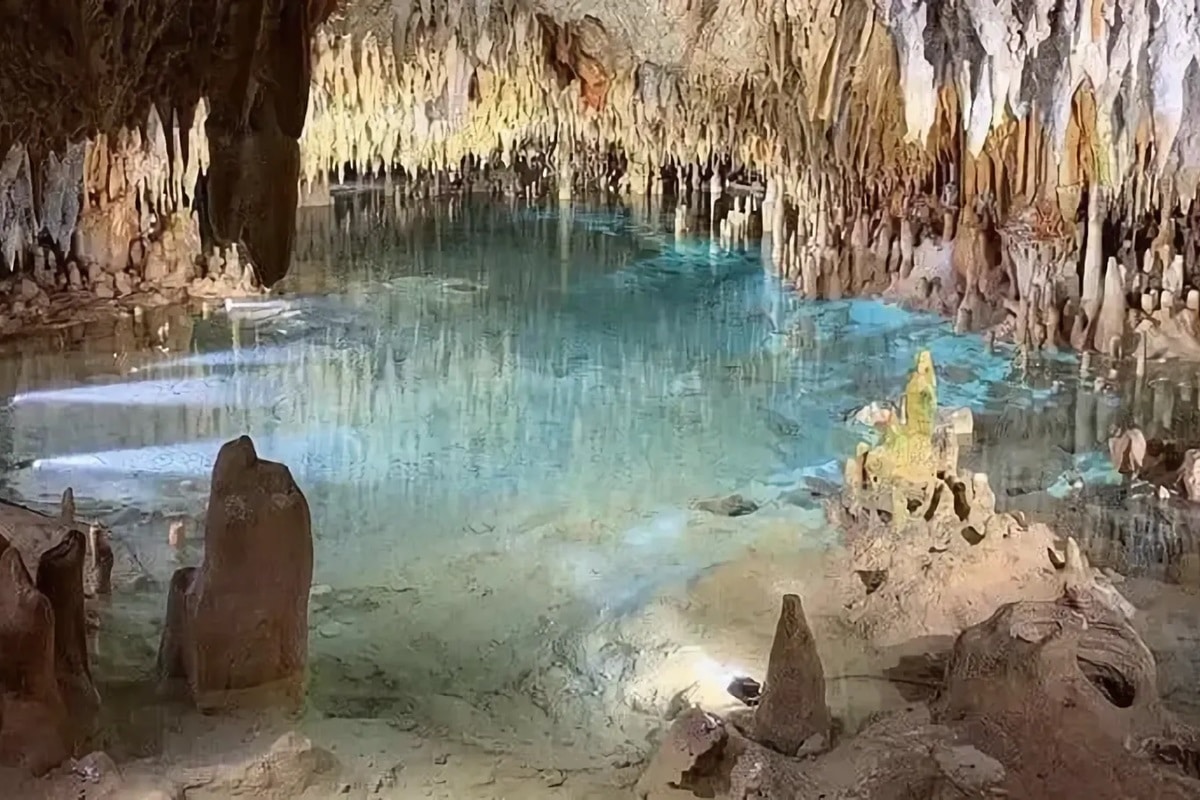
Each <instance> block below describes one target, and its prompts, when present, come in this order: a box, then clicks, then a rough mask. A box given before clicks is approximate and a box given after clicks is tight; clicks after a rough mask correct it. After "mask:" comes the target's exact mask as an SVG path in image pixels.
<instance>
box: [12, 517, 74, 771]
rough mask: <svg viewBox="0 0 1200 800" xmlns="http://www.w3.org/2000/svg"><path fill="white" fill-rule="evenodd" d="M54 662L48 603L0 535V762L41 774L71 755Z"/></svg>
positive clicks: (51, 614) (52, 622)
mask: <svg viewBox="0 0 1200 800" xmlns="http://www.w3.org/2000/svg"><path fill="white" fill-rule="evenodd" d="M56 661H57V659H56V640H55V617H54V610H53V608H52V606H51V601H50V600H49V599H47V597H46V596H45V595H44V594H42V593H41V592H40V591H38V589H37V587H36V586H35V585H34V582H33V580H32V579H31V578H30V576H29V572H28V570H26V569H25V565H24V563H23V562H22V560H21V555H20V553H19V552H18V551H17V549H16V548H15V547H12V546H10V545H9V544H8V541H7V540H6V539H4V538H2V537H0V765H3V766H15V767H21V768H24V769H27V770H29V771H30V772H33V773H35V774H41V773H44V772H46V771H47V770H49V769H50V768H52V767H54V766H57V765H58V764H59V763H61V762H62V761H63V760H64V759H65V758H67V757H68V756H70V755H71V751H72V739H73V737H72V735H71V731H70V719H69V712H68V709H67V706H66V703H65V702H64V701H63V696H62V693H61V691H60V688H59V678H58V672H59V670H58V669H57V668H56Z"/></svg>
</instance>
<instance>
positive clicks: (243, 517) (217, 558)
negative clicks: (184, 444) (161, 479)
mask: <svg viewBox="0 0 1200 800" xmlns="http://www.w3.org/2000/svg"><path fill="white" fill-rule="evenodd" d="M312 569H313V549H312V531H311V523H310V518H309V510H308V502H307V501H306V500H305V498H304V495H303V493H301V491H300V488H299V487H298V486H297V485H296V482H295V481H294V480H293V479H292V474H291V472H290V471H289V470H288V468H287V467H286V466H284V465H283V464H279V463H276V462H273V461H265V460H262V459H260V458H259V457H258V454H257V453H256V452H255V450H254V444H253V443H252V442H251V441H250V439H249V438H248V437H245V436H243V437H241V438H240V439H237V440H234V441H231V442H227V443H226V444H225V445H224V446H223V447H222V448H221V451H220V453H219V454H218V455H217V463H216V465H215V466H214V467H213V478H212V491H211V494H210V495H209V502H208V517H207V520H206V522H205V532H204V561H203V563H202V564H201V565H200V566H199V567H198V568H194V569H193V568H187V569H182V570H180V571H178V572H177V573H175V577H174V578H173V579H172V581H171V587H170V593H169V597H168V600H167V619H166V625H165V627H164V629H163V637H162V643H161V645H160V649H159V667H160V669H161V670H162V673H163V677H164V678H178V679H184V680H186V682H187V684H188V687H189V689H190V690H191V694H192V698H193V699H194V700H195V702H196V704H197V705H198V706H199V707H200V708H202V709H218V708H228V707H233V706H238V705H242V704H251V705H258V704H260V703H263V702H281V703H283V704H285V705H293V704H297V703H299V702H300V701H301V700H302V698H303V691H304V672H305V665H306V661H307V651H308V592H309V587H310V584H311V582H312Z"/></svg>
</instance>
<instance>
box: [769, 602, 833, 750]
mask: <svg viewBox="0 0 1200 800" xmlns="http://www.w3.org/2000/svg"><path fill="white" fill-rule="evenodd" d="M829 733H830V717H829V707H828V706H827V705H826V703H825V672H824V669H823V668H822V667H821V657H820V655H819V654H818V652H817V646H816V643H815V642H814V641H813V635H812V631H811V630H810V629H809V627H808V620H807V619H806V618H805V616H804V607H803V605H802V604H801V602H800V597H799V596H798V595H794V594H787V595H784V596H783V609H782V610H781V611H780V613H779V623H778V625H777V626H776V628H775V641H774V643H773V644H772V645H771V657H770V660H769V661H768V664H767V682H766V685H765V687H764V689H763V695H762V700H761V701H760V702H759V704H758V708H756V709H755V711H754V738H755V739H757V740H758V741H760V742H762V743H763V744H765V745H767V746H769V747H771V748H772V749H774V750H776V751H778V752H780V753H782V754H784V755H788V756H793V755H796V754H797V753H798V752H800V749H801V747H803V746H804V745H805V743H806V742H809V741H810V740H813V739H815V740H816V742H819V743H820V746H816V745H812V746H811V749H823V748H824V744H825V743H826V742H827V741H828V736H829Z"/></svg>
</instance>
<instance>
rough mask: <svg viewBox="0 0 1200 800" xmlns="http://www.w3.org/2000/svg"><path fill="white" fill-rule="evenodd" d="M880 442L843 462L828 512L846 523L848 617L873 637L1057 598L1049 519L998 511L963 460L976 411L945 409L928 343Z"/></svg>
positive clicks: (921, 631)
mask: <svg viewBox="0 0 1200 800" xmlns="http://www.w3.org/2000/svg"><path fill="white" fill-rule="evenodd" d="M902 405H903V406H904V409H903V410H904V414H903V420H902V421H897V420H896V419H895V417H894V416H893V417H892V418H891V419H889V420H888V421H887V422H886V426H885V428H884V433H883V437H882V441H881V442H880V444H879V445H877V446H876V447H873V448H872V447H870V446H868V445H866V444H859V446H858V450H857V452H856V454H855V455H854V456H853V457H852V458H850V459H848V460H847V462H846V466H845V475H846V481H845V485H844V486H843V489H842V492H841V495H840V496H839V497H837V498H834V499H832V500H830V502H829V503H828V506H827V510H828V513H829V516H830V519H831V521H832V522H834V523H835V524H836V525H837V526H838V527H839V528H840V529H841V530H843V531H844V532H845V536H846V549H845V552H844V554H843V555H840V556H837V558H840V559H842V560H843V562H844V564H843V566H842V568H841V569H840V570H838V574H839V577H838V578H837V579H836V580H837V581H838V586H839V593H840V595H841V597H842V603H843V605H844V607H845V608H846V609H847V610H848V612H849V617H850V621H851V623H852V624H853V625H855V626H856V627H857V628H858V629H859V631H860V632H861V633H862V634H864V635H865V636H866V637H867V638H868V639H869V640H870V641H872V642H873V643H874V644H875V645H876V646H878V647H885V648H886V647H890V646H894V645H898V644H901V643H903V642H906V641H908V640H910V639H913V638H916V637H921V636H953V635H955V634H956V633H958V631H960V630H962V629H963V628H965V627H967V626H969V625H973V624H976V623H978V622H980V621H982V620H983V619H984V618H985V617H986V616H987V614H988V613H990V612H991V610H992V609H994V608H995V607H996V606H997V605H999V604H1001V603H1005V602H1012V601H1015V600H1017V599H1020V598H1034V599H1051V598H1053V597H1054V596H1055V595H1056V594H1057V592H1058V587H1059V576H1058V575H1057V573H1056V567H1057V566H1059V565H1056V564H1054V563H1052V562H1051V561H1050V560H1048V559H1047V558H1046V553H1047V551H1057V550H1058V549H1059V548H1060V547H1061V545H1060V543H1059V542H1058V541H1057V540H1056V539H1055V536H1054V534H1053V533H1052V532H1051V531H1050V529H1049V528H1047V527H1046V526H1045V525H1040V524H1036V523H1034V524H1026V523H1025V521H1024V518H1023V517H1022V518H1018V517H1015V516H1013V515H1011V514H1007V513H1003V512H997V510H996V495H995V492H994V491H993V490H992V487H991V484H990V482H989V481H988V477H987V475H985V474H983V473H971V472H969V471H967V470H964V469H962V468H960V466H959V464H958V454H959V437H960V436H961V435H968V434H967V432H968V431H970V430H971V429H972V427H973V426H972V425H970V424H968V422H969V413H962V411H961V410H960V411H955V412H952V413H949V414H940V413H939V411H938V408H937V379H936V376H935V373H934V366H933V360H932V358H931V357H930V355H929V353H928V352H922V353H921V354H920V355H918V356H917V361H916V367H915V369H914V370H913V372H912V374H911V375H910V377H909V379H908V382H907V386H906V389H905V393H904V398H903V401H902Z"/></svg>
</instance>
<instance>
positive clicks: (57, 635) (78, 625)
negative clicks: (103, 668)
mask: <svg viewBox="0 0 1200 800" xmlns="http://www.w3.org/2000/svg"><path fill="white" fill-rule="evenodd" d="M86 557H87V539H86V537H85V536H84V535H83V534H82V533H81V532H79V531H68V532H67V533H66V535H65V536H64V537H63V539H62V541H61V542H59V543H58V544H57V545H55V546H54V547H52V548H50V549H49V550H47V551H46V552H45V553H42V557H41V559H40V560H39V562H38V571H37V590H38V591H39V592H41V593H42V595H44V596H45V598H46V599H47V600H49V601H50V607H51V608H52V609H53V610H54V671H55V676H56V677H57V680H58V688H59V691H60V692H61V694H62V698H63V702H65V703H66V706H67V711H68V712H69V713H70V715H71V726H72V729H73V731H74V732H75V736H74V740H75V741H74V743H75V744H79V743H82V742H83V741H84V740H85V739H86V738H87V737H88V736H90V735H91V733H92V730H93V727H94V724H95V720H96V716H97V714H98V712H99V710H100V695H99V694H98V693H97V692H96V687H95V684H93V683H92V671H91V668H90V666H89V665H88V651H87V629H86V624H85V614H84V604H83V565H84V560H85V559H86Z"/></svg>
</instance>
